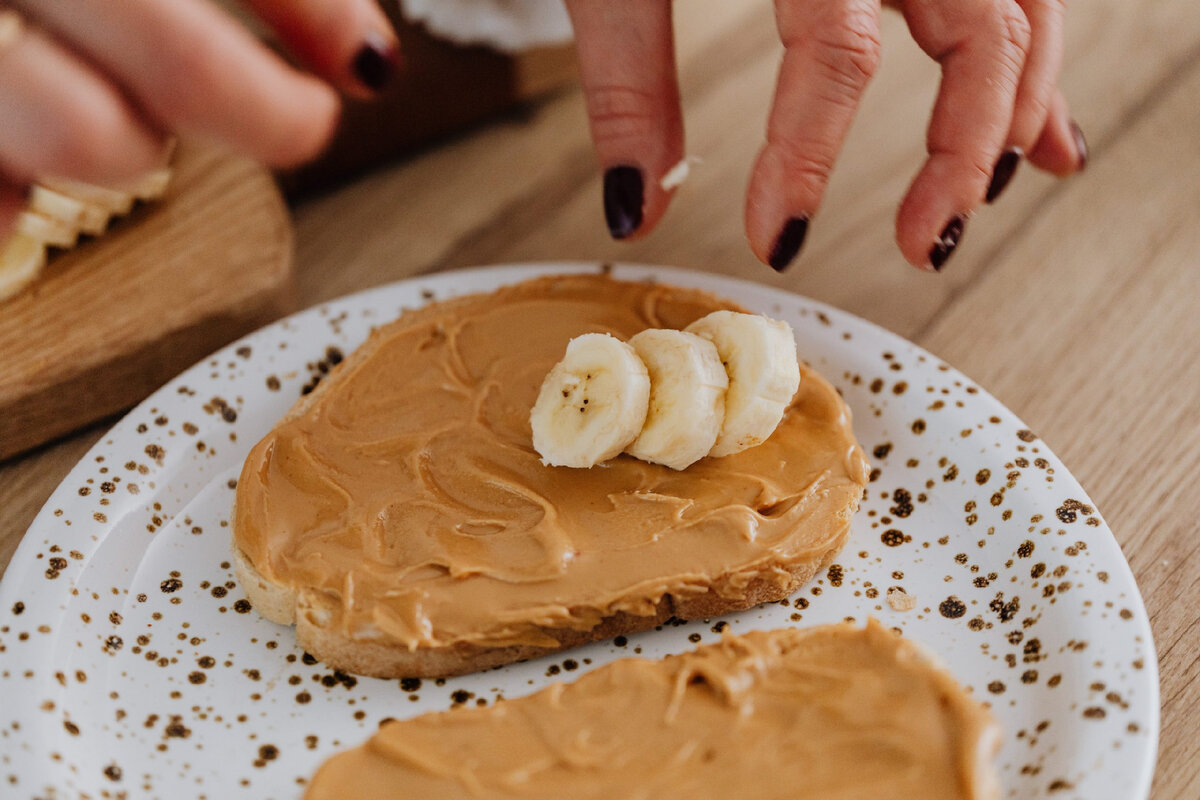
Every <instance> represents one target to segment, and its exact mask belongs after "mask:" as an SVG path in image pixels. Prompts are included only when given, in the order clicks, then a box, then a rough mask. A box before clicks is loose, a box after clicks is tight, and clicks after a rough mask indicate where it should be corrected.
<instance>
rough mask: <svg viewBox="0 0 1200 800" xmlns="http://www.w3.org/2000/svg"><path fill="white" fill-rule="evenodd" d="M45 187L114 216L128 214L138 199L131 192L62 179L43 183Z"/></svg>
mask: <svg viewBox="0 0 1200 800" xmlns="http://www.w3.org/2000/svg"><path fill="white" fill-rule="evenodd" d="M43 185H44V186H45V187H46V188H47V189H52V190H54V191H56V192H58V193H59V194H65V195H66V196H67V197H73V198H75V199H76V200H79V201H81V202H83V203H86V204H87V205H92V206H98V207H99V208H102V209H104V210H105V211H107V212H108V213H109V214H112V215H121V214H128V213H129V209H131V208H133V201H134V200H136V199H137V198H135V197H134V196H133V194H132V193H130V192H123V191H119V190H117V189H106V188H104V187H103V186H93V185H91V184H90V183H80V182H79V181H70V180H65V179H62V178H55V179H53V180H47V181H43Z"/></svg>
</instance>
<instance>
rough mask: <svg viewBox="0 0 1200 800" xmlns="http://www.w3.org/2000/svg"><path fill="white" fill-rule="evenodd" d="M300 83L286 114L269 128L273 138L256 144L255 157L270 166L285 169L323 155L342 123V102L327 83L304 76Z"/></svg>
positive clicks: (301, 76)
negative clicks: (273, 132) (271, 128)
mask: <svg viewBox="0 0 1200 800" xmlns="http://www.w3.org/2000/svg"><path fill="white" fill-rule="evenodd" d="M298 78H299V83H298V84H297V90H296V92H295V94H294V97H293V100H292V102H291V103H289V107H288V110H287V112H286V113H281V115H280V118H279V119H278V121H277V124H276V125H274V126H272V127H273V128H274V129H275V135H274V136H272V137H269V138H266V139H264V140H263V141H261V142H260V143H258V147H257V148H256V149H257V150H258V152H257V153H254V155H255V156H256V157H258V158H259V159H260V160H261V161H263V162H264V163H266V164H267V165H269V166H272V167H277V168H281V169H286V168H290V167H296V166H299V165H301V164H304V163H306V162H309V161H311V160H313V159H314V158H316V157H317V156H319V155H320V154H321V153H322V152H324V150H325V148H326V147H328V146H329V143H330V142H331V141H332V140H333V137H334V135H335V134H336V132H337V129H338V124H339V122H340V121H341V101H340V99H339V98H338V96H337V93H336V92H335V91H334V90H333V89H332V88H331V87H330V86H329V85H328V84H326V83H324V82H323V81H320V80H318V79H316V78H313V77H311V76H307V75H300V76H298Z"/></svg>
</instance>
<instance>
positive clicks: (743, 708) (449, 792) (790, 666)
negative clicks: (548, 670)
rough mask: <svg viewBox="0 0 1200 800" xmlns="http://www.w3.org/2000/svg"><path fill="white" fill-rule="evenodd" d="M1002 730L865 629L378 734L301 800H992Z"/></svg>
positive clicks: (565, 689)
mask: <svg viewBox="0 0 1200 800" xmlns="http://www.w3.org/2000/svg"><path fill="white" fill-rule="evenodd" d="M999 741H1000V740H999V730H998V728H997V726H996V724H995V723H994V722H993V720H992V718H991V716H990V715H989V714H988V713H987V711H985V710H984V709H983V708H982V707H981V706H980V705H979V704H978V703H976V702H975V701H974V700H972V699H971V698H970V697H969V696H968V695H967V694H966V693H965V692H964V691H963V690H962V689H961V688H960V687H959V686H958V685H957V684H956V683H955V682H954V680H953V678H951V677H950V676H949V675H948V674H946V673H945V672H943V671H941V670H939V669H936V668H934V667H932V666H931V665H930V664H929V663H928V661H927V660H926V659H925V657H924V656H923V655H922V654H921V653H920V651H919V650H918V649H917V647H916V646H915V645H913V644H911V643H910V642H907V641H905V640H904V639H901V638H900V637H899V636H896V635H895V634H893V633H891V632H890V631H887V630H885V629H884V628H883V627H881V626H880V625H879V624H878V623H877V622H874V621H871V622H870V623H868V625H867V627H866V628H857V627H855V626H853V625H849V624H841V625H830V626H825V627H819V628H811V629H808V630H796V629H784V630H777V631H772V632H770V633H765V632H754V633H749V634H746V635H744V636H734V635H732V634H726V635H725V637H724V638H723V639H722V640H721V641H720V642H718V643H715V644H711V645H707V646H704V647H701V648H699V649H698V650H696V651H695V652H691V653H686V654H684V655H680V656H671V657H668V658H666V659H665V660H662V661H651V660H642V659H624V660H621V661H617V662H615V663H612V664H609V665H607V666H605V667H601V668H599V669H597V670H595V671H594V672H592V673H590V674H588V675H585V676H584V677H583V678H581V679H580V680H578V681H577V682H575V683H573V684H554V685H552V686H550V687H548V688H546V689H543V690H542V691H540V692H538V693H537V694H534V695H530V696H529V697H524V698H521V699H518V700H501V701H499V702H497V704H496V705H494V706H492V707H490V708H466V709H456V710H452V711H448V712H443V713H439V714H426V715H425V716H422V717H417V718H415V719H411V720H406V721H402V722H390V723H387V724H385V725H384V726H383V727H382V728H380V729H379V731H378V732H377V733H376V734H375V735H374V736H372V737H371V739H370V740H369V741H368V742H367V743H366V744H364V745H362V746H360V747H358V748H355V749H353V750H350V751H347V752H344V753H341V754H339V755H336V756H334V757H333V758H332V759H330V760H329V761H328V762H326V763H325V765H324V766H322V767H321V769H320V770H319V771H318V772H317V774H316V776H315V777H314V778H313V780H312V783H311V785H310V787H309V790H308V793H307V794H306V795H305V797H306V800H333V798H344V797H355V798H359V800H383V798H415V797H436V798H440V799H441V800H454V798H498V797H505V798H547V799H548V798H572V800H586V799H587V798H597V800H599V798H604V800H635V799H636V800H671V799H672V798H679V799H680V800H705V798H713V799H714V800H717V799H718V798H719V799H720V800H740V799H741V798H745V799H746V800H750V799H751V798H753V800H773V799H774V798H779V800H783V799H784V798H787V800H802V799H803V798H814V799H816V798H820V800H859V799H860V798H861V800H918V799H919V800H992V798H998V797H999V791H998V785H997V783H996V780H995V774H994V771H993V765H992V758H993V756H994V755H995V753H996V750H997V747H998V745H999Z"/></svg>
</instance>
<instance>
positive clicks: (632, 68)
mask: <svg viewBox="0 0 1200 800" xmlns="http://www.w3.org/2000/svg"><path fill="white" fill-rule="evenodd" d="M887 4H888V5H890V6H893V7H895V8H896V9H898V10H899V11H900V12H901V13H902V14H903V15H904V18H905V20H906V21H907V23H908V28H909V31H910V32H911V33H912V35H913V38H914V39H915V40H916V42H917V44H918V45H919V46H920V47H921V49H922V50H924V51H925V52H926V53H927V54H928V55H929V56H930V57H931V58H933V59H934V60H935V61H937V62H938V63H939V64H941V66H942V84H941V89H940V91H939V94H938V99H937V103H936V104H935V106H934V109H933V118H932V119H931V120H930V124H929V130H928V139H927V149H928V151H929V158H928V159H927V160H926V162H925V165H924V166H923V167H922V168H921V171H920V172H919V173H918V174H917V177H916V179H914V180H913V183H912V185H911V186H910V187H909V190H908V194H907V195H906V196H905V198H904V201H903V202H902V203H901V205H900V211H899V213H898V215H897V218H896V240H897V241H898V242H899V244H900V250H901V252H902V253H903V254H904V257H905V258H906V259H907V260H908V261H909V262H910V263H912V264H913V265H914V266H917V267H920V268H922V269H927V270H938V269H941V267H942V265H943V264H944V263H945V262H946V259H947V258H949V257H950V255H951V253H953V252H954V248H955V247H956V246H957V245H958V241H959V239H960V237H961V236H962V232H963V225H964V223H965V221H966V219H967V217H968V216H969V215H970V213H971V212H972V210H973V209H975V207H976V206H978V205H979V204H980V203H981V202H984V201H987V202H991V201H992V200H994V199H995V198H996V196H997V195H999V193H1000V192H1001V191H1002V190H1003V189H1004V187H1005V185H1006V184H1007V183H1008V181H1009V179H1011V178H1012V176H1013V172H1014V170H1015V169H1016V168H1017V166H1018V164H1019V163H1020V160H1021V158H1022V157H1028V159H1029V160H1030V162H1032V163H1033V164H1034V165H1035V166H1037V167H1040V168H1041V169H1044V170H1046V171H1048V172H1052V173H1054V174H1056V175H1069V174H1071V173H1073V172H1076V171H1077V170H1079V169H1082V168H1083V166H1084V163H1085V162H1086V159H1087V147H1086V144H1085V143H1084V140H1083V136H1082V134H1081V133H1080V131H1079V128H1078V126H1076V125H1075V123H1074V122H1073V121H1072V120H1071V118H1070V115H1069V112H1068V110H1067V104H1066V101H1064V100H1063V98H1062V95H1061V94H1060V93H1059V91H1058V89H1057V86H1056V82H1057V79H1058V73H1059V67H1060V65H1061V62H1062V25H1063V11H1064V8H1063V0H894V2H891V1H890V2H888V3H887ZM567 8H568V10H569V11H570V13H571V17H572V21H573V23H574V25H575V32H576V38H577V40H578V47H579V58H580V66H581V71H582V75H583V84H584V89H585V91H586V94H587V107H588V114H589V116H590V119H591V126H592V138H593V140H594V141H595V146H596V150H597V153H598V154H599V158H600V163H601V166H602V167H603V169H604V170H605V176H604V209H605V216H606V218H607V220H608V225H609V229H610V230H611V232H612V235H613V236H614V237H615V238H618V239H624V238H630V237H634V236H638V235H641V234H644V233H646V232H648V231H649V230H650V229H652V228H653V227H654V225H655V224H656V223H657V222H658V220H659V218H660V217H661V216H662V214H663V212H665V211H666V207H667V203H668V202H669V200H670V192H669V191H667V190H664V189H663V188H662V186H661V185H660V183H659V181H660V179H661V178H662V176H663V175H665V174H666V173H667V172H668V171H669V170H670V169H671V167H672V166H674V165H675V164H676V163H678V162H679V161H680V160H681V159H682V158H683V155H684V150H683V122H682V115H681V112H680V107H679V88H678V84H677V81H676V75H675V55H674V46H673V43H672V29H671V3H670V2H667V0H604V1H603V2H598V1H597V0H567ZM880 13H881V9H880V3H879V0H775V17H776V22H777V25H778V28H779V33H780V37H781V38H782V40H783V44H784V47H785V51H784V56H783V63H782V65H781V67H780V70H779V82H778V85H777V87H776V90H775V101H774V105H773V107H772V109H771V114H770V118H769V120H768V122H767V142H766V145H765V146H764V147H763V149H762V151H761V152H760V153H759V156H758V161H757V163H756V164H755V166H754V171H753V174H752V175H751V177H750V186H749V190H748V192H747V198H746V233H747V236H748V237H749V239H750V246H751V248H752V249H753V250H754V253H755V255H756V256H758V258H759V259H761V260H762V261H763V262H765V263H768V264H770V265H771V266H772V267H774V268H775V269H776V270H783V269H784V268H785V267H787V265H788V264H789V263H790V262H791V261H792V260H793V259H794V258H795V256H796V254H797V253H798V252H799V250H800V246H801V245H802V244H803V242H804V236H805V233H806V232H807V230H808V224H809V220H810V219H812V217H813V216H814V215H815V214H816V212H817V209H818V207H819V206H820V203H821V197H822V195H823V194H824V192H825V186H826V184H827V183H828V181H829V173H830V171H831V170H832V169H833V164H834V162H835V161H836V160H837V156H838V152H839V151H840V150H841V146H842V142H843V141H844V139H845V138H846V133H847V131H848V129H849V127H850V122H851V120H852V119H853V117H854V112H855V110H856V109H857V107H858V103H859V100H860V98H861V97H862V94H863V91H864V89H865V88H866V85H867V81H868V80H870V78H871V76H872V75H873V74H874V72H875V70H876V68H877V67H878V65H879V53H880V43H879V16H880Z"/></svg>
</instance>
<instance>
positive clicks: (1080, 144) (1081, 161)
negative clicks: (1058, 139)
mask: <svg viewBox="0 0 1200 800" xmlns="http://www.w3.org/2000/svg"><path fill="white" fill-rule="evenodd" d="M1071 138H1072V139H1074V140H1075V171H1076V172H1083V171H1084V170H1085V169H1087V164H1088V143H1087V138H1086V137H1085V136H1084V135H1083V129H1082V128H1080V127H1079V123H1078V122H1076V121H1075V120H1071Z"/></svg>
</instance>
